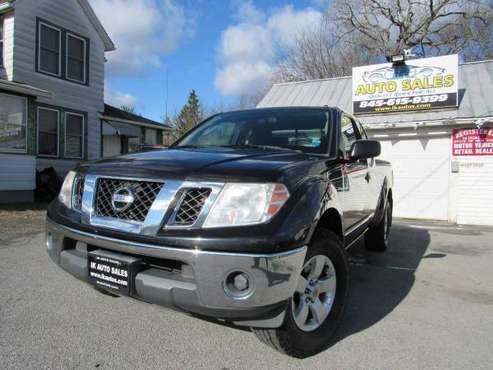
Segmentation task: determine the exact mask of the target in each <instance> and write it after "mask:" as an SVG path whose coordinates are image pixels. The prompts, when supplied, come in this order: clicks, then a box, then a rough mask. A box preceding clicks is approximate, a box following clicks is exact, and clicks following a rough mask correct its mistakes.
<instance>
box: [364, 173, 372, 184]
mask: <svg viewBox="0 0 493 370" xmlns="http://www.w3.org/2000/svg"><path fill="white" fill-rule="evenodd" d="M370 179H371V176H370V173H369V172H367V173H366V176H365V180H366V182H370Z"/></svg>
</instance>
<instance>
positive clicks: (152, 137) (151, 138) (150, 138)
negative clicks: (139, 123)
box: [145, 128, 157, 145]
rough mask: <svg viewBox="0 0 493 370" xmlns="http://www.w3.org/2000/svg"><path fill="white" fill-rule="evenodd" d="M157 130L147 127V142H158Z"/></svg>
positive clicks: (149, 143) (153, 143)
mask: <svg viewBox="0 0 493 370" xmlns="http://www.w3.org/2000/svg"><path fill="white" fill-rule="evenodd" d="M156 134H157V132H156V130H153V129H150V128H146V129H145V143H146V144H148V145H155V144H156V143H157V138H156Z"/></svg>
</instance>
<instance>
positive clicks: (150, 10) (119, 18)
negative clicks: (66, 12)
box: [90, 0, 194, 74]
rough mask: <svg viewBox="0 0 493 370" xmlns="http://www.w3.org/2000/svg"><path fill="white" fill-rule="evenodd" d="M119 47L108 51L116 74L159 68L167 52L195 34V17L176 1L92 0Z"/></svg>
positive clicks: (109, 66) (110, 63) (111, 71)
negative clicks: (186, 12) (188, 13)
mask: <svg viewBox="0 0 493 370" xmlns="http://www.w3.org/2000/svg"><path fill="white" fill-rule="evenodd" d="M90 2H91V5H92V6H93V8H94V11H95V12H96V14H97V15H98V17H99V19H100V20H101V22H102V23H103V25H104V27H105V29H106V30H107V31H108V33H109V35H110V37H111V38H112V39H113V41H114V43H115V45H116V48H117V50H115V51H112V52H109V53H107V55H106V57H107V59H108V63H107V68H108V71H109V72H110V73H113V74H134V73H138V72H144V71H146V70H148V68H149V67H159V66H160V65H161V63H162V61H161V58H162V56H163V55H164V54H166V53H169V52H171V51H173V50H174V49H176V48H177V47H178V45H179V44H180V42H182V41H183V40H184V39H186V38H189V37H191V36H193V34H194V23H193V19H192V18H191V17H190V16H189V15H187V14H185V9H184V8H183V6H180V5H177V4H175V3H174V0H90Z"/></svg>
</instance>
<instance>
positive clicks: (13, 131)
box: [0, 93, 27, 153]
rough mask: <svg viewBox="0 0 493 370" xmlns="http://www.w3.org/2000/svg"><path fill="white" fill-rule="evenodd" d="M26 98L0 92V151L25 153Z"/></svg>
mask: <svg viewBox="0 0 493 370" xmlns="http://www.w3.org/2000/svg"><path fill="white" fill-rule="evenodd" d="M26 127H27V99H26V98H24V97H21V96H15V95H7V94H1V93H0V152H14V153H15V152H20V153H25V152H26V148H27V143H26V140H27V135H26Z"/></svg>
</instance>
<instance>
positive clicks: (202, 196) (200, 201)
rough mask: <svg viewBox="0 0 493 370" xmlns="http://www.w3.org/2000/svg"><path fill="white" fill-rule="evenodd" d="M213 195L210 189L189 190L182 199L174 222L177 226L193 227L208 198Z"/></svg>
mask: <svg viewBox="0 0 493 370" xmlns="http://www.w3.org/2000/svg"><path fill="white" fill-rule="evenodd" d="M210 194H211V189H209V188H203V189H202V188H200V189H199V188H198V189H188V190H186V191H185V194H184V195H183V197H182V201H181V203H180V205H179V208H178V210H177V212H176V215H175V218H174V220H173V225H175V226H191V225H193V224H194V223H195V222H196V221H197V219H198V217H199V215H200V212H201V211H202V208H203V207H204V204H205V202H206V201H207V198H208V197H209V195H210Z"/></svg>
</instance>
